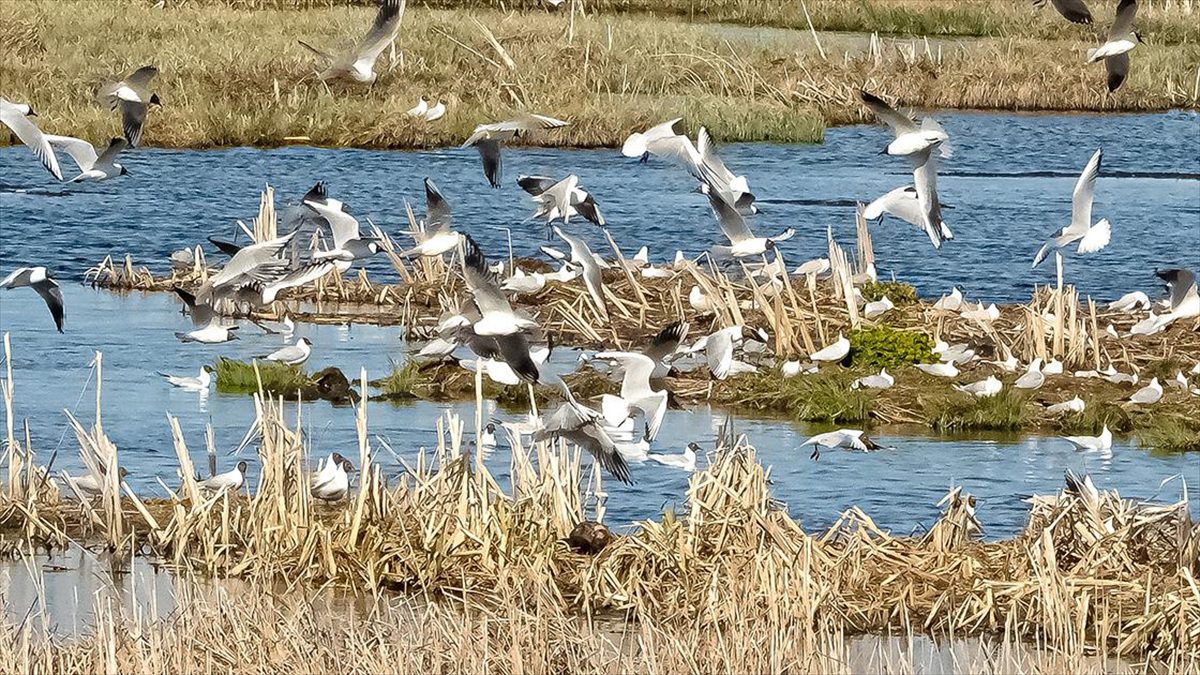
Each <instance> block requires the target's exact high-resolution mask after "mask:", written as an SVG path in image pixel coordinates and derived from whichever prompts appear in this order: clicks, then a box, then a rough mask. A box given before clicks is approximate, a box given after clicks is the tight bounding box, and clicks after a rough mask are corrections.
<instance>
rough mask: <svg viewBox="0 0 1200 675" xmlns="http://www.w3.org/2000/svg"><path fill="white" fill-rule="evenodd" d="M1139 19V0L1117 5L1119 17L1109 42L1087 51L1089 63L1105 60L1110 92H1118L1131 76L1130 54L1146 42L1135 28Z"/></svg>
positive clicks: (1113, 25) (1127, 0) (1124, 0)
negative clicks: (1141, 43)
mask: <svg viewBox="0 0 1200 675" xmlns="http://www.w3.org/2000/svg"><path fill="white" fill-rule="evenodd" d="M1135 18H1137V0H1121V4H1119V5H1117V16H1116V18H1114V19H1113V24H1112V28H1110V29H1109V31H1108V41H1107V42H1105V43H1104V44H1102V45H1100V46H1099V47H1097V48H1095V49H1089V50H1088V51H1087V62H1088V63H1095V62H1097V61H1099V60H1100V59H1104V69H1105V70H1106V71H1108V90H1109V91H1110V92H1113V91H1116V90H1117V89H1118V88H1120V86H1121V85H1122V84H1123V83H1124V82H1125V77H1126V76H1128V75H1129V52H1131V51H1133V48H1134V47H1137V46H1138V43H1139V42H1144V40H1142V36H1141V34H1140V33H1138V32H1137V31H1136V30H1135V29H1134V27H1133V21H1134V19H1135Z"/></svg>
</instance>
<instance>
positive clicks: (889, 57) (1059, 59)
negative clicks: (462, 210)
mask: <svg viewBox="0 0 1200 675" xmlns="http://www.w3.org/2000/svg"><path fill="white" fill-rule="evenodd" d="M10 9H11V11H10V14H11V15H12V16H11V20H12V23H7V22H6V28H5V29H4V33H3V34H0V38H3V39H4V41H5V43H6V44H11V45H12V47H11V48H10V49H9V50H8V53H10V54H11V58H6V59H5V60H4V62H3V64H0V75H2V76H3V77H4V81H5V82H6V83H8V85H7V90H6V92H5V95H6V96H7V97H9V98H12V99H16V100H26V101H28V102H30V103H31V104H33V106H34V108H35V109H37V110H38V111H39V112H40V114H41V115H42V117H41V124H42V126H43V127H45V128H46V129H48V130H52V131H54V132H56V133H64V134H70V135H75V136H80V137H83V138H88V139H98V138H107V137H110V136H112V135H114V134H115V133H118V126H117V122H116V120H115V119H114V118H113V116H112V115H110V114H109V113H108V112H107V111H105V110H102V109H101V108H100V107H99V106H97V105H95V103H94V102H93V101H92V100H91V98H92V96H91V89H92V88H94V87H95V86H96V85H97V84H99V82H101V81H102V80H103V79H105V78H107V77H110V76H112V75H113V74H115V73H119V72H124V71H127V70H129V69H131V68H133V67H137V66H140V65H143V64H144V63H151V62H152V63H155V64H157V65H158V66H159V67H160V68H161V70H162V74H161V76H160V77H159V79H158V80H157V81H156V87H157V89H158V91H159V93H160V94H161V95H162V97H163V100H164V101H165V102H166V106H165V107H164V108H162V109H161V110H157V109H156V110H155V111H154V112H153V113H152V115H151V119H150V121H149V123H148V125H147V135H146V143H147V145H150V146H163V147H210V146H223V145H267V146H273V145H280V144H284V143H287V142H290V141H287V140H285V139H288V138H293V137H304V138H306V139H308V140H306V141H304V142H307V143H311V144H315V145H323V146H347V145H352V146H362V147H388V148H401V147H404V148H409V147H432V146H444V145H453V144H456V143H458V142H461V140H462V139H463V138H465V137H466V136H467V134H468V133H469V132H470V130H471V128H472V127H473V126H474V125H475V124H476V123H478V122H480V121H482V120H485V119H492V118H495V117H498V116H502V115H506V114H509V113H511V112H512V111H513V110H520V109H528V110H538V111H540V112H545V113H552V114H554V115H556V116H558V117H562V118H565V119H568V120H571V121H572V122H573V124H572V126H571V127H569V128H567V129H565V130H563V131H562V132H561V133H556V134H554V135H553V136H552V137H550V138H548V139H546V142H550V143H554V144H562V145H569V146H597V145H606V146H611V145H617V144H619V143H620V142H621V141H622V140H623V139H624V138H625V136H626V135H627V134H628V133H629V132H630V131H631V130H632V129H635V128H638V127H642V126H645V125H648V124H651V123H656V122H659V121H661V120H662V119H667V118H670V117H676V116H683V117H685V118H686V119H687V120H688V121H689V123H690V124H692V125H695V126H698V125H700V124H705V125H707V126H708V128H709V129H710V130H711V131H712V132H713V133H714V135H715V137H717V138H718V139H721V140H722V141H739V140H741V141H753V140H772V141H816V140H820V139H821V138H822V135H823V129H824V127H825V126H826V125H827V124H838V123H846V122H856V121H862V120H864V119H865V112H864V111H863V110H862V108H861V106H860V105H859V104H858V102H857V99H856V98H855V95H856V92H857V89H858V88H859V87H861V86H867V87H870V88H872V89H884V90H886V93H887V94H889V95H893V96H896V97H898V98H899V99H900V100H901V101H904V102H908V103H919V104H921V105H923V106H929V107H939V108H943V107H944V108H989V109H1006V110H1161V109H1166V108H1170V107H1178V106H1193V107H1194V106H1195V105H1196V104H1197V100H1198V99H1197V96H1198V95H1200V92H1198V91H1197V71H1196V67H1197V63H1200V45H1197V44H1196V43H1195V42H1194V41H1193V42H1185V43H1183V44H1179V45H1171V46H1167V45H1163V44H1157V43H1155V41H1154V39H1153V36H1151V43H1150V44H1149V45H1144V46H1142V47H1140V48H1139V50H1138V55H1137V56H1138V58H1137V59H1135V60H1134V65H1133V69H1132V71H1131V74H1130V78H1129V81H1128V82H1127V83H1126V85H1125V87H1124V88H1123V89H1122V90H1121V91H1120V92H1119V93H1118V95H1116V96H1112V97H1110V96H1106V95H1104V93H1103V89H1104V85H1103V76H1102V74H1101V73H1100V72H1099V71H1096V70H1095V69H1088V68H1084V67H1083V66H1082V64H1081V62H1082V60H1083V52H1084V50H1085V48H1086V47H1087V46H1088V45H1090V44H1091V43H1092V42H1093V36H1091V35H1090V34H1086V35H1085V34H1079V35H1072V36H1071V37H1070V39H1062V40H1056V41H1049V42H1048V41H1046V40H1042V39H1028V38H987V39H983V40H979V41H973V42H971V43H970V44H963V45H945V46H939V47H930V46H929V45H927V44H926V43H923V42H920V41H919V40H918V41H911V40H910V41H903V40H900V41H896V42H895V43H894V44H893V43H892V42H891V41H888V40H884V41H871V42H870V44H869V45H867V46H866V47H865V48H863V47H859V46H856V47H854V48H853V49H852V50H850V51H842V52H837V51H834V50H833V49H832V48H831V49H830V50H829V51H827V52H825V54H824V58H822V56H821V51H819V50H817V49H816V48H815V45H814V47H813V48H807V47H805V48H803V49H800V50H795V49H790V48H785V47H781V46H779V45H777V44H771V43H769V42H757V41H738V40H727V39H725V37H724V36H723V35H722V34H721V33H720V32H719V31H716V30H715V29H713V28H712V27H706V26H692V25H686V24H680V23H678V22H674V21H664V20H657V19H651V18H646V17H630V18H626V17H622V16H605V15H587V16H582V15H581V16H576V17H575V18H574V19H572V18H571V17H569V16H568V15H567V14H566V13H559V14H547V13H544V12H524V13H514V12H509V13H503V12H499V11H495V10H486V9H479V10H474V11H467V10H457V11H444V10H428V9H423V8H419V7H413V8H410V10H409V12H408V13H407V15H406V18H405V25H404V28H403V29H402V36H401V40H400V44H399V49H400V51H399V54H400V57H398V59H397V61H396V63H395V64H394V66H395V67H394V68H392V67H391V66H390V65H388V66H385V74H384V75H383V76H382V77H381V79H380V80H379V81H378V82H377V83H376V84H375V86H374V87H373V88H372V89H371V90H369V91H357V92H346V91H343V90H340V89H338V88H335V89H334V90H327V89H326V88H325V87H323V86H322V85H321V84H319V83H317V82H316V81H315V80H314V79H313V76H312V71H313V67H314V66H313V63H312V59H311V56H310V55H309V54H308V53H307V52H306V51H305V50H303V49H302V48H300V47H299V46H298V45H297V44H296V40H297V39H305V40H309V41H314V42H317V43H319V44H322V45H336V44H338V43H339V40H348V39H349V38H348V37H346V36H353V35H358V34H360V33H361V30H362V26H365V25H367V24H368V23H369V21H370V11H371V10H370V9H369V8H365V7H332V8H330V7H314V8H312V9H308V10H306V11H289V10H281V9H260V10H253V11H247V10H241V9H233V8H230V7H227V6H222V5H205V4H198V3H188V4H185V5H182V6H168V7H167V8H165V9H161V10H156V9H153V8H151V7H149V6H147V5H146V4H145V3H140V2H133V1H132V0H123V1H121V2H98V1H96V0H70V1H65V2H57V1H56V2H47V1H41V0H38V1H29V2H22V3H17V4H15V5H13V7H12V8H10ZM469 18H477V19H479V21H480V24H479V25H477V24H476V23H475V22H473V21H470V20H468V19H469ZM480 25H482V26H483V28H482V29H481V28H480V27H479V26H480ZM114 26H119V27H121V28H120V30H121V31H123V32H121V33H119V34H114V32H113V31H114V28H113V27H114ZM487 33H491V34H493V35H494V36H495V38H496V39H497V41H498V44H499V45H500V50H502V52H503V53H501V51H498V50H496V49H495V48H494V47H493V46H492V45H491V44H489V41H488V39H487V37H486V34H487ZM247 35H253V36H256V39H253V40H246V39H241V38H243V37H244V36H247ZM114 41H116V42H119V43H120V44H121V45H122V49H121V50H116V51H114V50H112V49H111V44H112V43H113V42H114ZM506 59H509V60H511V62H512V63H513V67H511V68H510V67H509V66H507V65H506ZM564 64H573V67H565V66H564ZM421 96H425V97H430V98H440V99H442V100H445V101H446V102H447V104H448V107H449V111H448V114H447V116H446V118H445V119H443V120H441V121H439V122H437V123H434V124H423V123H418V122H415V121H413V120H411V119H409V118H407V117H406V116H405V115H404V114H403V113H404V111H405V110H407V109H408V108H409V107H411V106H412V105H413V104H414V103H415V101H416V100H417V99H418V98H419V97H421ZM0 140H2V139H0Z"/></svg>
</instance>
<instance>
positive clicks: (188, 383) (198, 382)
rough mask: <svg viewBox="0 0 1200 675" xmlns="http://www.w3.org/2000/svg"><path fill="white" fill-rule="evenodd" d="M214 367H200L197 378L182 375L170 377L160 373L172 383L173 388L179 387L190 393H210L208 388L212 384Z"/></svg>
mask: <svg viewBox="0 0 1200 675" xmlns="http://www.w3.org/2000/svg"><path fill="white" fill-rule="evenodd" d="M212 372H213V369H212V366H200V373H199V374H198V375H196V377H184V376H182V375H168V374H167V373H162V372H160V373H158V374H159V375H161V376H162V377H165V378H166V379H167V382H170V383H171V386H172V387H179V388H180V389H186V390H188V391H208V386H209V385H210V384H212Z"/></svg>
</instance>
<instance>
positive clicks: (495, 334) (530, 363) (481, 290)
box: [458, 235, 538, 383]
mask: <svg viewBox="0 0 1200 675" xmlns="http://www.w3.org/2000/svg"><path fill="white" fill-rule="evenodd" d="M463 240H464V244H463V245H464V247H465V248H466V252H465V254H464V255H463V278H464V280H465V282H466V285H467V290H468V291H470V293H471V297H472V302H473V303H474V306H475V309H476V310H477V311H478V313H479V318H478V319H476V320H475V321H474V322H473V323H471V324H470V325H467V326H460V327H459V329H458V335H459V337H460V339H461V340H462V341H463V342H465V343H466V345H467V346H468V347H469V348H470V349H471V351H473V352H475V353H476V354H478V355H479V357H480V358H482V359H485V360H486V359H497V358H499V359H500V360H502V361H504V363H506V364H508V366H509V367H510V368H511V369H512V371H513V372H514V373H515V374H517V375H518V376H519V377H520V378H521V379H522V380H525V381H526V382H534V383H536V382H537V381H538V367H537V364H536V363H535V362H534V360H533V357H532V356H530V353H529V339H528V338H527V337H526V335H525V331H527V330H530V329H535V328H537V323H535V322H534V321H533V320H531V319H529V318H527V317H524V316H520V315H518V314H517V313H516V312H515V311H513V308H512V305H510V304H509V302H508V299H507V298H505V297H504V292H503V291H501V290H500V286H499V285H498V284H497V283H496V276H495V274H493V273H492V272H491V271H490V270H489V269H488V265H487V258H485V257H484V255H483V252H482V251H480V250H479V245H478V244H476V243H475V240H474V239H472V238H471V237H470V235H464V237H463Z"/></svg>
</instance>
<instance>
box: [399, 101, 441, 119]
mask: <svg viewBox="0 0 1200 675" xmlns="http://www.w3.org/2000/svg"><path fill="white" fill-rule="evenodd" d="M404 114H405V115H408V116H409V117H416V118H418V119H422V120H424V121H426V122H436V121H437V120H440V119H442V117H444V116H445V115H446V104H445V103H442V102H441V101H438V102H437V103H436V104H434V105H429V101H426V100H425V99H424V98H422V99H421V100H420V101H418V102H417V105H416V106H414V107H412V108H410V109H409V110H407V111H406V112H405V113H404Z"/></svg>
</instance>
